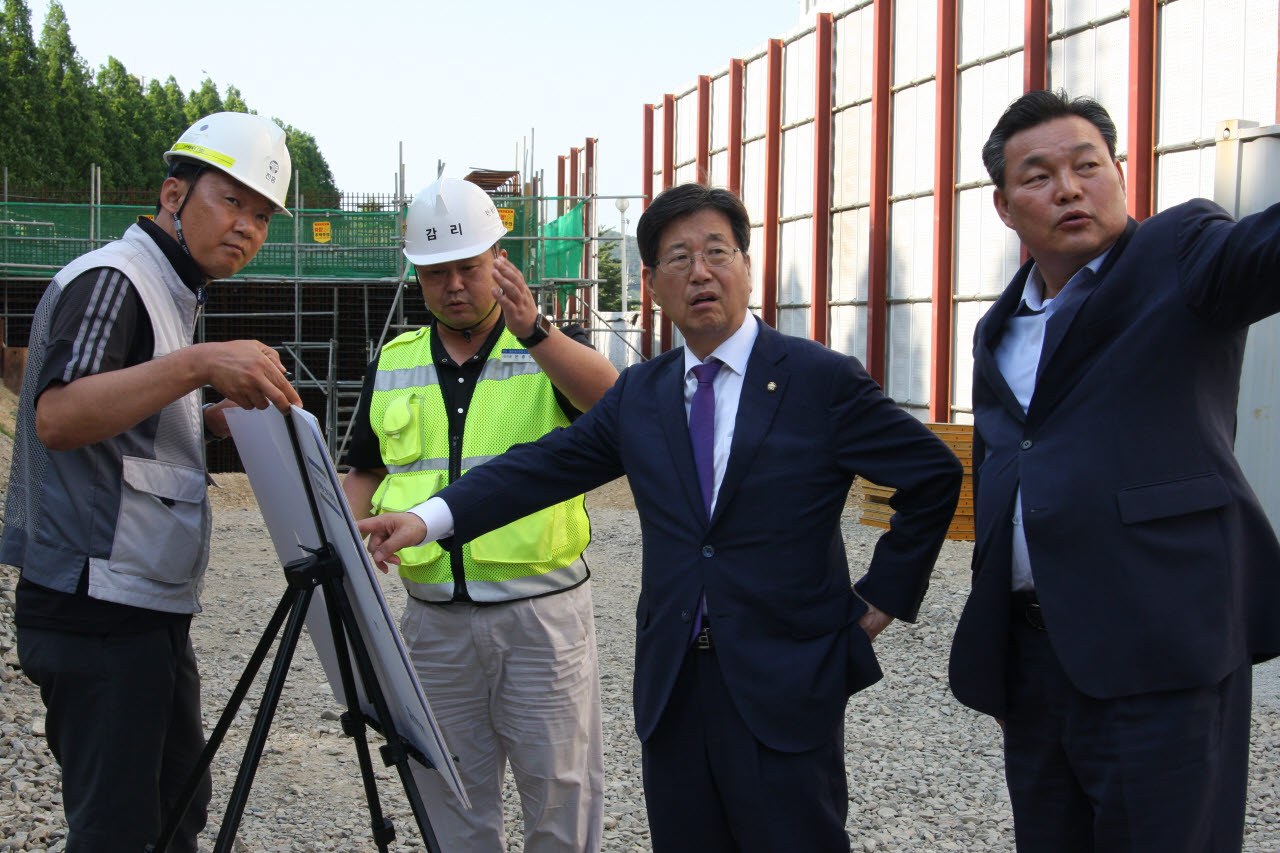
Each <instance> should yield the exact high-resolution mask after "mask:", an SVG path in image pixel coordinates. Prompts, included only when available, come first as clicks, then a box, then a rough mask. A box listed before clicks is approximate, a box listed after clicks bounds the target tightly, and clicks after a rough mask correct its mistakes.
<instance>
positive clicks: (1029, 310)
mask: <svg viewBox="0 0 1280 853" xmlns="http://www.w3.org/2000/svg"><path fill="white" fill-rule="evenodd" d="M1108 251H1110V250H1108ZM1106 257H1107V252H1103V253H1102V254H1101V255H1099V256H1098V257H1096V258H1094V259H1093V260H1092V261H1090V262H1089V263H1088V264H1086V265H1085V266H1084V267H1082V268H1081V269H1080V270H1079V271H1078V272H1077V273H1076V274H1075V275H1073V276H1072V277H1071V279H1070V280H1069V281H1068V282H1067V283H1066V286H1065V287H1063V288H1062V290H1060V291H1058V296H1059V297H1061V296H1062V295H1063V294H1065V293H1067V292H1069V291H1070V290H1071V288H1072V287H1076V286H1078V285H1079V283H1080V282H1081V281H1084V280H1087V279H1088V278H1091V277H1092V276H1093V275H1094V274H1095V273H1097V271H1098V268H1099V267H1101V266H1102V262H1103V261H1104V260H1106ZM1061 304H1062V300H1061V299H1060V298H1049V299H1045V298H1044V279H1043V277H1042V276H1041V275H1040V268H1039V267H1037V266H1033V267H1032V268H1031V274H1030V275H1028V276H1027V282H1026V284H1025V285H1023V288H1022V301H1021V302H1020V303H1018V309H1017V310H1016V311H1014V312H1013V313H1012V314H1011V315H1009V318H1008V319H1007V320H1005V321H1004V329H1003V330H1002V331H1001V333H1000V342H999V343H998V344H996V352H995V356H996V365H997V366H998V367H999V368H1000V373H1001V375H1003V376H1004V381H1005V382H1007V383H1009V389H1010V390H1011V391H1013V396H1015V397H1016V398H1017V399H1018V402H1019V403H1020V404H1021V405H1022V412H1023V414H1026V411H1027V409H1028V408H1029V407H1030V405H1031V397H1032V395H1033V394H1034V393H1035V390H1036V371H1037V370H1038V369H1039V366H1040V351H1041V350H1042V349H1043V348H1044V330H1045V326H1046V325H1048V323H1049V318H1050V317H1052V316H1053V313H1054V311H1055V310H1056V308H1057V306H1058V305H1061ZM1013 588H1014V589H1015V590H1032V589H1035V588H1036V585H1035V580H1034V579H1033V577H1032V573H1031V554H1030V552H1029V551H1028V549H1027V532H1026V528H1024V527H1023V526H1022V486H1021V484H1019V486H1018V496H1017V499H1016V500H1014V502H1013Z"/></svg>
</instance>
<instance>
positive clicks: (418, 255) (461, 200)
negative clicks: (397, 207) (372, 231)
mask: <svg viewBox="0 0 1280 853" xmlns="http://www.w3.org/2000/svg"><path fill="white" fill-rule="evenodd" d="M506 233H507V227H506V226H505V225H503V224H502V217H500V216H498V210H497V208H495V207H494V206H493V199H491V198H489V194H488V193H486V192H485V191H484V190H482V189H480V187H478V186H476V185H475V184H473V183H471V182H470V181H463V180H460V179H457V178H440V179H439V180H435V181H432V182H431V183H429V184H427V185H426V187H425V188H423V190H422V191H421V192H419V193H418V194H417V195H416V196H414V198H413V202H412V203H411V204H410V205H409V212H408V213H407V214H406V215H405V219H404V256H405V257H406V258H408V259H409V263H412V264H423V265H428V264H443V263H447V262H449V261H456V260H460V259H462V258H473V257H475V256H476V255H478V254H480V253H481V252H483V251H484V250H485V249H488V248H491V247H492V246H493V244H494V243H497V242H498V241H499V240H500V239H502V236H503V235H504V234H506Z"/></svg>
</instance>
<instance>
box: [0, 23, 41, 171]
mask: <svg viewBox="0 0 1280 853" xmlns="http://www.w3.org/2000/svg"><path fill="white" fill-rule="evenodd" d="M48 119H49V107H48V97H47V91H46V88H45V78H44V75H43V74H41V73H40V61H39V57H38V55H37V53H36V44H35V39H34V38H33V36H32V34H31V11H30V10H29V9H28V8H27V4H26V3H25V2H24V0H4V12H3V13H2V14H0V166H7V167H8V169H9V177H10V179H11V180H14V179H16V180H17V181H18V182H20V183H25V184H28V185H36V184H43V183H45V182H46V180H47V178H46V172H45V169H44V164H45V156H44V154H45V152H46V149H45V147H44V145H45V140H44V138H43V136H44V133H45V132H46V130H47V128H48V126H49V122H48Z"/></svg>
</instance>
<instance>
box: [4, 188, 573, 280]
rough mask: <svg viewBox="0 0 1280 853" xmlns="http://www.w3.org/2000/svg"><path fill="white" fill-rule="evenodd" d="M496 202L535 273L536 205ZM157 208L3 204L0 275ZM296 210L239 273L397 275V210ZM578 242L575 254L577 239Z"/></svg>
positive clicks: (104, 237)
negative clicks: (0, 264)
mask: <svg viewBox="0 0 1280 853" xmlns="http://www.w3.org/2000/svg"><path fill="white" fill-rule="evenodd" d="M494 202H495V204H496V205H497V207H498V210H499V212H500V214H501V215H502V216H503V217H504V221H505V220H510V221H509V226H510V228H511V231H510V233H509V234H508V236H507V237H506V238H504V239H503V240H502V241H501V243H500V245H501V246H502V248H504V249H506V250H507V254H508V256H509V257H510V258H511V260H512V262H513V263H515V264H516V266H517V267H518V268H520V269H521V270H524V271H525V274H526V277H529V278H533V276H532V275H531V273H532V271H533V269H534V268H535V263H536V258H537V250H536V245H535V244H536V241H534V240H530V239H529V238H530V237H531V236H533V235H536V234H537V233H538V232H537V228H538V215H537V203H536V202H535V201H526V200H523V199H513V198H495V199H494ZM154 212H155V208H154V207H141V206H131V205H98V206H96V207H94V206H90V205H77V204H32V203H25V202H14V203H9V204H0V263H2V264H3V266H0V275H9V276H17V277H38V278H49V277H50V276H51V275H52V274H53V273H54V272H55V271H57V270H58V269H61V268H62V267H63V266H65V265H66V264H67V263H69V262H70V261H72V260H73V259H75V258H76V257H77V256H79V255H82V254H84V253H85V252H88V251H90V250H91V249H93V248H96V247H98V246H101V245H103V244H105V243H107V242H109V241H111V240H116V239H118V238H119V237H120V236H121V235H123V234H124V232H125V230H126V229H128V227H129V226H130V225H131V224H133V222H134V221H135V220H136V219H137V217H138V216H142V215H146V216H150V215H152V214H153V213H154ZM293 213H294V218H293V219H290V218H289V217H287V216H274V217H272V219H271V226H270V228H269V230H268V232H267V240H266V242H265V243H264V244H263V246H262V249H260V250H259V252H258V254H257V256H256V257H254V259H253V262H252V263H250V264H249V266H247V267H245V269H244V270H243V271H242V272H241V273H240V275H241V276H280V277H287V278H294V277H301V278H336V279H348V278H349V279H377V278H396V277H398V276H399V275H400V269H401V266H400V264H401V257H402V256H401V254H400V242H399V241H400V237H401V236H402V233H401V231H400V224H399V222H398V220H397V216H396V211H394V210H390V211H386V210H379V211H367V212H346V211H337V210H300V211H294V212H293ZM580 218H581V217H579V219H580ZM91 234H92V235H93V240H92V241H91V240H90V235H91ZM578 236H579V237H581V226H579V231H578ZM555 245H560V244H555ZM564 245H570V244H564ZM577 248H578V257H579V259H580V258H581V255H582V250H581V244H578V246H577ZM579 262H580V261H579ZM575 274H576V273H575Z"/></svg>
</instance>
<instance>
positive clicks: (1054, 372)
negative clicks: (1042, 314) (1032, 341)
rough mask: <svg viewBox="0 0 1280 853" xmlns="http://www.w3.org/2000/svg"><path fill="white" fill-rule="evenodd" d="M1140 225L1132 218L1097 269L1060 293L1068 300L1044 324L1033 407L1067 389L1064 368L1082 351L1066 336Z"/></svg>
mask: <svg viewBox="0 0 1280 853" xmlns="http://www.w3.org/2000/svg"><path fill="white" fill-rule="evenodd" d="M1137 228H1138V223H1137V222H1136V221H1135V220H1133V219H1130V220H1129V224H1128V225H1127V226H1125V230H1124V233H1123V234H1122V235H1121V236H1120V239H1119V240H1117V241H1116V244H1115V245H1114V246H1113V247H1112V248H1111V252H1110V254H1108V255H1107V259H1106V260H1105V261H1103V263H1102V266H1101V267H1099V268H1098V271H1097V272H1096V273H1095V274H1093V275H1091V276H1087V277H1085V279H1083V280H1082V281H1079V282H1077V283H1076V286H1075V287H1073V288H1071V289H1070V290H1068V291H1067V293H1066V295H1065V296H1060V297H1059V298H1060V299H1064V300H1066V301H1065V302H1064V303H1063V304H1062V305H1059V306H1058V307H1057V309H1056V310H1055V311H1054V312H1053V316H1052V317H1050V318H1049V322H1048V323H1046V324H1045V329H1044V346H1043V347H1042V348H1041V350H1040V362H1039V364H1038V365H1037V366H1036V392H1035V394H1034V395H1032V398H1031V406H1030V409H1031V410H1034V411H1035V412H1041V411H1044V410H1045V408H1046V407H1049V406H1051V405H1052V404H1053V403H1054V402H1055V401H1056V400H1057V398H1058V396H1059V395H1060V394H1061V392H1062V391H1063V390H1064V387H1063V382H1062V381H1061V377H1062V376H1063V375H1064V373H1065V372H1069V370H1070V365H1071V364H1073V363H1074V361H1075V359H1076V358H1077V357H1078V356H1080V355H1082V354H1083V352H1082V350H1081V349H1080V348H1079V347H1078V346H1072V345H1071V341H1068V340H1067V337H1068V333H1069V332H1070V331H1071V329H1072V328H1073V327H1074V326H1075V325H1076V318H1078V317H1079V316H1080V315H1081V313H1083V311H1084V308H1085V306H1086V304H1087V303H1088V302H1089V300H1090V298H1092V296H1093V294H1094V293H1096V292H1097V291H1098V290H1099V289H1100V288H1102V287H1103V286H1104V285H1105V284H1107V277H1108V276H1109V274H1110V272H1111V269H1112V268H1113V267H1114V266H1115V265H1116V261H1118V260H1119V259H1120V256H1121V254H1123V253H1124V249H1125V246H1126V245H1128V243H1129V240H1130V238H1131V237H1132V236H1133V233H1134V231H1136V230H1137ZM1078 339H1079V336H1078V335H1076V336H1073V337H1072V341H1078ZM1064 343H1066V346H1064Z"/></svg>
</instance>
